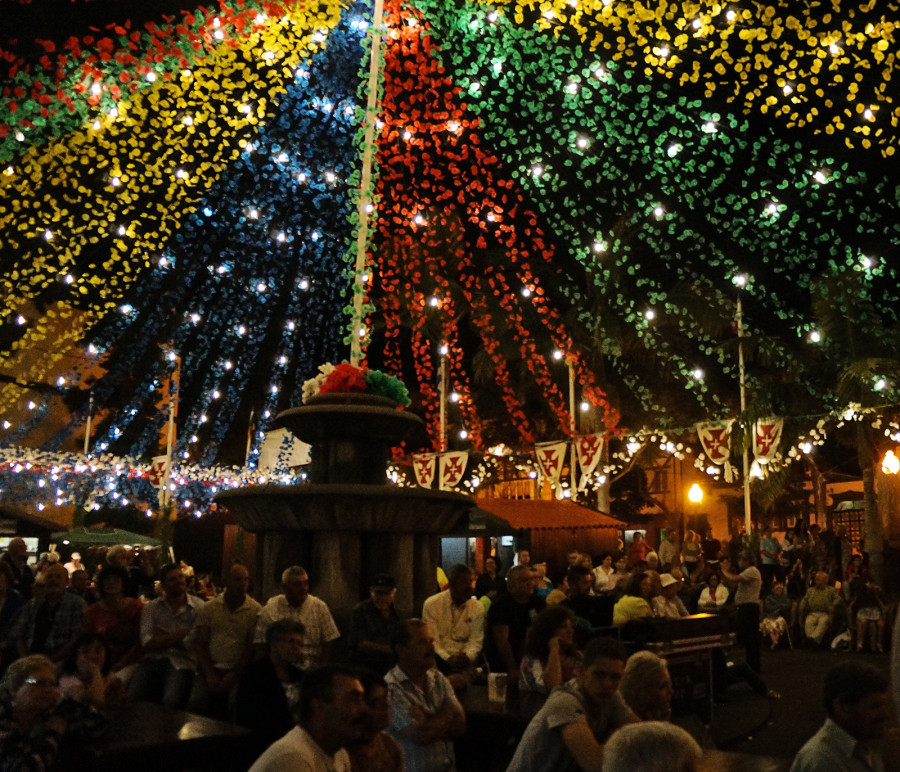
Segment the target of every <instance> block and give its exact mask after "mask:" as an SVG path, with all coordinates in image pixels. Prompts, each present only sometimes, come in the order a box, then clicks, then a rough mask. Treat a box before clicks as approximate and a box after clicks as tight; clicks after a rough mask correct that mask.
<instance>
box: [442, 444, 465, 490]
mask: <svg viewBox="0 0 900 772" xmlns="http://www.w3.org/2000/svg"><path fill="white" fill-rule="evenodd" d="M468 463H469V453H468V451H465V450H460V451H453V452H450V453H441V455H440V456H439V457H438V467H439V470H440V471H439V474H440V478H441V486H440V487H441V490H442V491H445V490H448V489H449V488H453V487H455V486H457V485H459V483H460V482H462V478H463V475H464V474H465V473H466V464H468Z"/></svg>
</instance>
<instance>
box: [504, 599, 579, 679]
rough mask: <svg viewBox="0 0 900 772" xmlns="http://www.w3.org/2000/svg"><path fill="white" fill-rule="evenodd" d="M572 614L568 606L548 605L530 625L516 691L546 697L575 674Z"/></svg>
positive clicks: (573, 618)
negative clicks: (536, 693) (539, 694)
mask: <svg viewBox="0 0 900 772" xmlns="http://www.w3.org/2000/svg"><path fill="white" fill-rule="evenodd" d="M580 659H581V658H580V655H579V653H578V651H577V649H576V648H575V614H574V613H573V612H572V610H571V609H570V608H568V606H561V605H556V606H548V607H547V608H545V609H544V610H543V611H541V612H540V613H539V614H538V615H537V616H536V617H535V618H534V621H533V622H532V623H531V627H530V628H529V630H528V637H527V638H526V639H525V648H524V656H523V657H522V662H521V664H520V665H519V689H521V690H523V691H529V692H540V693H542V694H547V693H549V692H551V691H552V690H553V689H555V688H556V687H557V686H559V685H560V684H564V683H565V682H566V681H568V680H569V679H571V678H574V677H575V675H576V670H577V668H578V665H579V663H580Z"/></svg>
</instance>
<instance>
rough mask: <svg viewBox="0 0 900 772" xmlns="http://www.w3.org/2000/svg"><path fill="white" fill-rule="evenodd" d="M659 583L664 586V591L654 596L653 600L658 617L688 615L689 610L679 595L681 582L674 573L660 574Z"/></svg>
mask: <svg viewBox="0 0 900 772" xmlns="http://www.w3.org/2000/svg"><path fill="white" fill-rule="evenodd" d="M659 583H660V586H661V587H662V592H661V593H660V594H659V595H657V596H656V597H655V598H653V600H652V602H651V605H652V606H653V613H654V614H656V616H658V617H663V618H670V619H681V617H686V616H687V615H688V610H687V609H686V608H685V607H684V603H682V601H681V598H679V597H678V591H679V590H680V589H681V582H679V581H678V580H677V579H676V578H675V577H674V576H672V574H660V577H659Z"/></svg>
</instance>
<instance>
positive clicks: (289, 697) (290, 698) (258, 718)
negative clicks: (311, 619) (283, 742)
mask: <svg viewBox="0 0 900 772" xmlns="http://www.w3.org/2000/svg"><path fill="white" fill-rule="evenodd" d="M305 637H306V628H305V627H303V622H297V621H295V620H292V619H279V620H278V621H277V622H273V623H272V624H271V625H269V629H268V630H266V651H267V655H266V657H265V658H263V659H260V660H257V661H256V662H251V663H250V664H249V665H247V667H246V668H245V670H244V672H243V673H242V674H241V678H240V681H239V682H238V688H237V695H236V696H235V700H234V707H235V711H234V717H235V721H236V722H237V723H238V724H240V725H241V726H246V727H247V728H248V729H252V730H253V734H254V739H255V740H256V741H258V742H259V743H260V744H261V746H262V747H260V748H259V752H262V751H263V750H264V749H265V748H267V747H268V746H269V745H271V744H272V743H274V742H275V741H276V740H277V739H279V738H280V737H282V736H283V735H285V734H287V733H288V732H289V731H290V730H291V728H292V727H293V725H294V723H295V721H294V719H293V715H294V712H295V710H296V708H297V705H298V703H299V700H300V684H301V682H302V681H303V674H304V672H305V671H304V667H305V666H306V662H305V660H304V659H303V641H304V638H305Z"/></svg>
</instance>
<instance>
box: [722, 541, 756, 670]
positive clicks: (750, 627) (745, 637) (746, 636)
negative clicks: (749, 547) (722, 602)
mask: <svg viewBox="0 0 900 772" xmlns="http://www.w3.org/2000/svg"><path fill="white" fill-rule="evenodd" d="M755 562H756V561H755V556H754V555H753V553H752V552H742V553H741V555H740V557H739V558H738V569H739V571H740V573H738V574H734V573H732V572H731V561H730V560H728V558H725V559H724V560H723V561H722V564H721V568H722V576H723V577H724V579H725V581H727V582H729V583H730V584H732V585H735V586H736V587H737V589H736V590H735V592H734V605H735V607H736V608H737V635H738V641H740V643H741V645H742V646H743V647H744V650H745V652H746V658H747V664H748V665H750V667H752V668H753V669H754V670H755V671H756V672H757V673H760V672H762V664H761V662H760V656H759V649H760V646H759V593H760V591H761V590H762V575H761V574H760V573H759V569H758V568H757V567H756V566H755V565H754V563H755Z"/></svg>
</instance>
